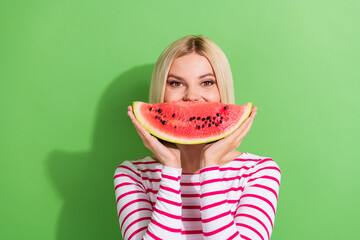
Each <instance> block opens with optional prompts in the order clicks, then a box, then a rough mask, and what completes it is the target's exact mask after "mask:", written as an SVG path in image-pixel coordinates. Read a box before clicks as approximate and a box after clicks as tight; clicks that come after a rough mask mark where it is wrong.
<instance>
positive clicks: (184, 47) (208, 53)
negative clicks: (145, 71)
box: [149, 34, 235, 104]
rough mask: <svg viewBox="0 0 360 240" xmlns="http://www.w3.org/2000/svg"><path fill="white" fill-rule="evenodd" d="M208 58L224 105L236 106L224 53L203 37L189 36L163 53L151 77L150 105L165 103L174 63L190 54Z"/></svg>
mask: <svg viewBox="0 0 360 240" xmlns="http://www.w3.org/2000/svg"><path fill="white" fill-rule="evenodd" d="M193 52H195V53H197V54H199V55H201V56H204V57H206V58H207V59H208V60H209V62H210V64H211V66H212V68H213V70H214V73H215V78H216V82H217V87H218V89H219V93H220V98H221V100H220V101H221V102H222V103H226V104H235V96H234V85H233V84H234V83H233V77H232V73H231V69H230V65H229V62H228V60H227V58H226V56H225V54H224V53H223V51H222V50H221V49H220V48H219V47H218V46H217V45H216V44H215V43H214V42H213V41H212V40H210V39H209V38H207V37H204V36H203V35H201V34H200V35H199V36H196V35H189V36H185V37H182V38H180V39H178V40H176V41H175V42H173V43H171V44H170V45H169V46H167V47H166V48H165V50H164V51H163V52H162V53H161V55H160V57H159V59H158V60H157V62H156V65H155V68H154V71H153V73H152V77H151V84H150V93H149V103H162V102H164V95H165V86H166V82H167V76H168V73H169V70H170V67H171V64H172V63H173V61H174V60H175V59H177V58H179V57H182V56H184V55H187V54H190V53H193Z"/></svg>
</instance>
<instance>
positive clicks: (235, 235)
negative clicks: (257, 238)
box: [227, 231, 239, 240]
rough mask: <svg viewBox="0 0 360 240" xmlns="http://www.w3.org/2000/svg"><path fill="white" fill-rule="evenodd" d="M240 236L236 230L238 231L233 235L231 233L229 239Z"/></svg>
mask: <svg viewBox="0 0 360 240" xmlns="http://www.w3.org/2000/svg"><path fill="white" fill-rule="evenodd" d="M237 236H239V232H238V231H236V233H234V234H233V235H231V236H230V237H229V238H228V239H227V240H232V239H234V238H235V237H237Z"/></svg>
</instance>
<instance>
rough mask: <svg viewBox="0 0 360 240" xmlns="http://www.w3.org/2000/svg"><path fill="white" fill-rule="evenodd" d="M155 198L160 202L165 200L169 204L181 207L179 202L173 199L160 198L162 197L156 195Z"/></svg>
mask: <svg viewBox="0 0 360 240" xmlns="http://www.w3.org/2000/svg"><path fill="white" fill-rule="evenodd" d="M157 200H159V201H161V202H166V203H168V204H171V205H174V206H178V207H181V203H178V202H174V201H171V200H168V199H165V198H162V197H157Z"/></svg>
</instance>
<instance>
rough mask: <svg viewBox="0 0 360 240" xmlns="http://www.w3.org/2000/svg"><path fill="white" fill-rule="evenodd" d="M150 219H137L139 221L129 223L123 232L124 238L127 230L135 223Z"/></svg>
mask: <svg viewBox="0 0 360 240" xmlns="http://www.w3.org/2000/svg"><path fill="white" fill-rule="evenodd" d="M150 219H151V217H143V218H139V219H137V220H135V221H133V222H132V223H130V224H129V226H128V227H127V228H126V229H125V231H124V236H125V235H126V232H127V230H128V229H129V228H130V227H131V226H132V225H134V224H135V223H137V222H141V221H144V220H150Z"/></svg>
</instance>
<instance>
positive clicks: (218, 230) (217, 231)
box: [204, 221, 234, 237]
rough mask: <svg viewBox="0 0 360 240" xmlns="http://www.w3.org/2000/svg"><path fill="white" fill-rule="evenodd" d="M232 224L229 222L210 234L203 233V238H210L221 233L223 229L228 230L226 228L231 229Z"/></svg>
mask: <svg viewBox="0 0 360 240" xmlns="http://www.w3.org/2000/svg"><path fill="white" fill-rule="evenodd" d="M233 224H234V222H233V221H231V222H229V223H228V224H226V225H225V226H222V227H221V228H218V229H216V230H214V231H212V232H204V236H206V237H207V236H212V235H215V234H217V233H219V232H221V231H223V230H224V229H226V228H228V227H231V226H232V225H233Z"/></svg>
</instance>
